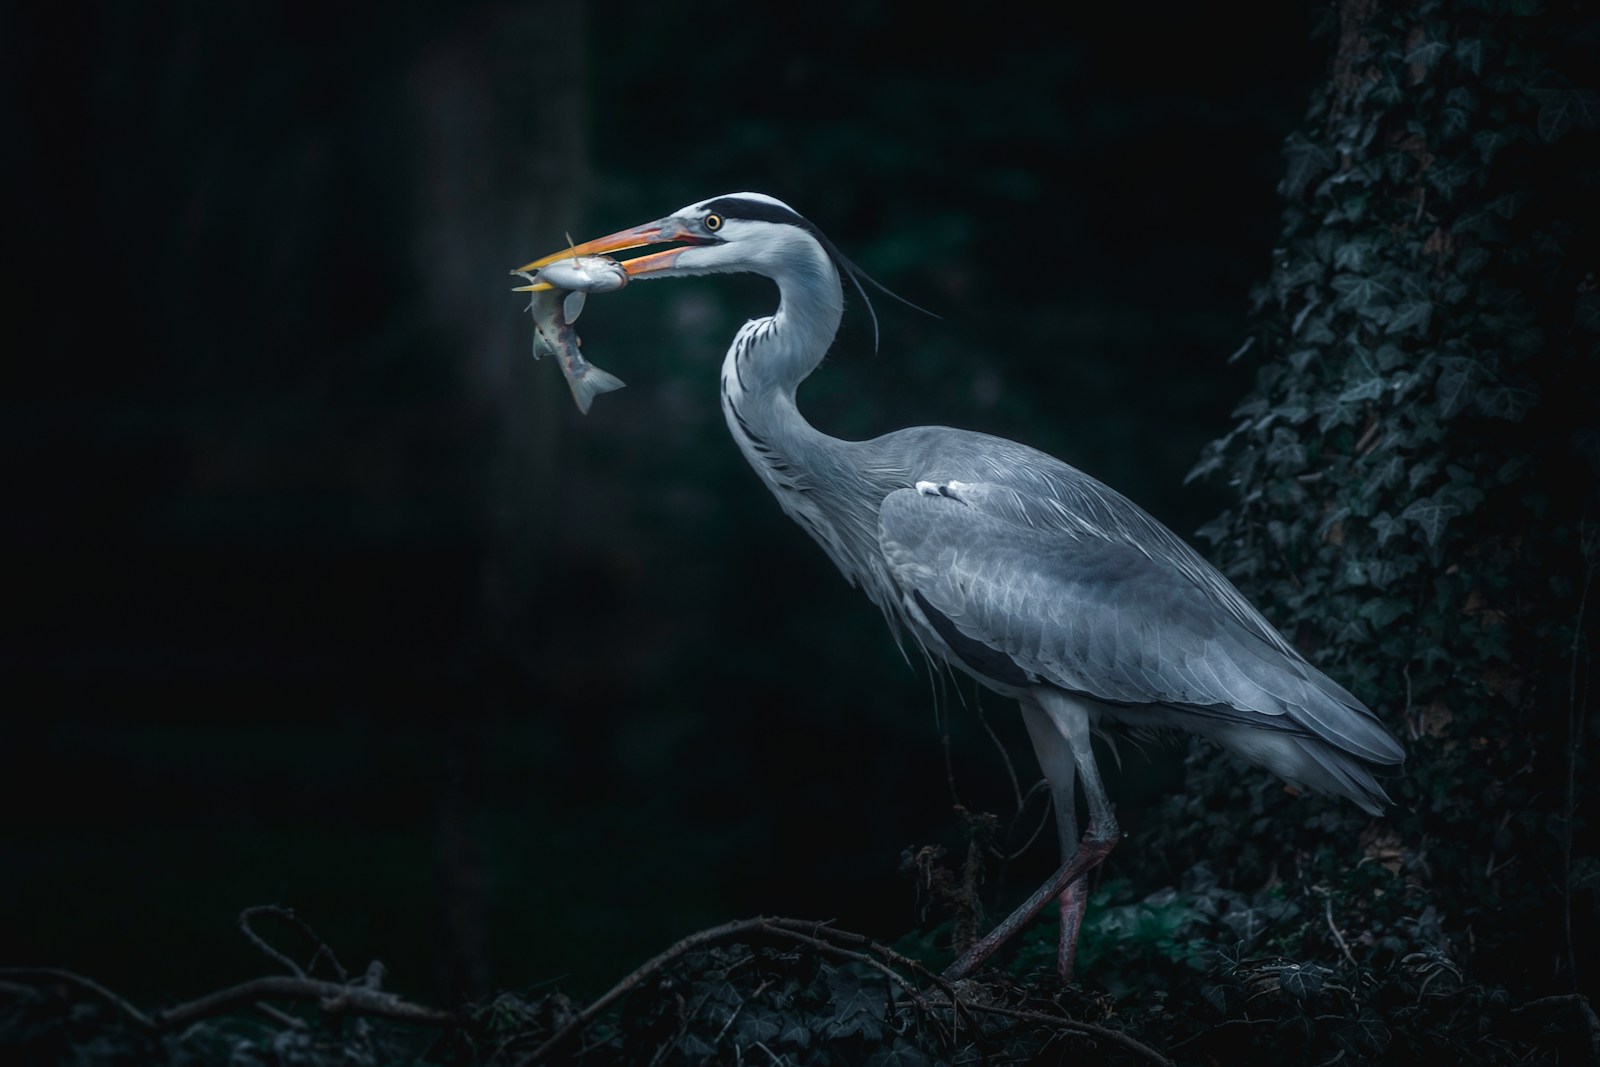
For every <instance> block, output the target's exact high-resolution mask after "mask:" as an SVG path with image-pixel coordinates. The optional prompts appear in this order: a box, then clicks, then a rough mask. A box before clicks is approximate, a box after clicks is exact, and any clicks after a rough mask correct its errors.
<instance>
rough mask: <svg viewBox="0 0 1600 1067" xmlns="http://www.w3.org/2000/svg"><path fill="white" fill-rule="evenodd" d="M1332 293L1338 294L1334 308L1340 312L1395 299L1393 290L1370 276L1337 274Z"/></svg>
mask: <svg viewBox="0 0 1600 1067" xmlns="http://www.w3.org/2000/svg"><path fill="white" fill-rule="evenodd" d="M1333 291H1334V292H1336V293H1338V294H1339V299H1338V300H1337V301H1336V302H1335V304H1334V306H1335V307H1338V308H1340V309H1342V310H1351V309H1360V308H1364V307H1370V306H1373V305H1378V304H1386V303H1388V302H1390V301H1392V300H1393V299H1394V297H1395V291H1394V289H1392V288H1390V287H1389V286H1388V285H1386V284H1385V283H1384V282H1382V281H1380V280H1379V279H1378V278H1376V277H1374V276H1372V275H1370V274H1338V275H1335V276H1334V279H1333Z"/></svg>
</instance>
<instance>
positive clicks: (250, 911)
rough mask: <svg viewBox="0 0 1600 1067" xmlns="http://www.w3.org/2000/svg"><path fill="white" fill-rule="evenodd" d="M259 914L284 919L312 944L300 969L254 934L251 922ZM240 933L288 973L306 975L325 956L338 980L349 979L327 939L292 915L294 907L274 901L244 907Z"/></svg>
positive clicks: (240, 921)
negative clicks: (323, 938) (307, 957)
mask: <svg viewBox="0 0 1600 1067" xmlns="http://www.w3.org/2000/svg"><path fill="white" fill-rule="evenodd" d="M258 916H268V917H270V918H274V919H282V920H283V921H284V922H286V923H288V924H289V925H290V926H292V927H294V929H296V930H297V931H299V933H300V935H301V936H302V937H304V938H305V939H306V940H307V941H309V942H311V944H312V945H313V946H315V949H316V951H314V952H312V954H311V962H310V963H308V964H306V966H305V969H304V970H302V969H301V967H300V965H299V964H298V963H296V962H294V960H292V959H290V958H289V957H288V956H285V955H284V954H283V953H281V952H279V951H278V950H277V949H275V948H273V947H272V946H271V945H269V944H268V943H267V941H266V939H265V938H263V937H262V936H261V935H260V934H257V933H256V931H255V927H254V926H253V925H252V923H253V922H254V920H255V919H256V918H257V917H258ZM239 932H240V933H242V934H244V936H245V937H246V938H247V939H249V941H250V943H251V944H253V945H255V946H256V948H258V949H260V950H261V952H262V953H263V954H264V955H265V956H266V957H267V958H268V959H271V960H276V961H277V962H278V963H281V964H283V966H284V967H286V968H288V969H289V972H290V973H291V974H293V975H295V976H296V977H299V978H305V977H308V975H307V972H308V971H313V970H316V967H317V960H318V959H320V958H322V957H324V956H325V957H327V960H328V963H329V964H331V965H332V966H333V971H334V974H336V975H337V976H338V978H339V981H341V982H348V981H349V980H350V974H349V972H348V971H346V970H345V969H344V964H342V963H340V962H339V957H338V956H335V955H334V953H333V949H331V948H329V947H328V943H327V942H326V941H324V940H322V938H321V937H319V936H317V932H316V931H315V930H313V929H311V925H310V924H309V923H307V922H306V921H305V920H304V919H302V918H300V916H298V915H296V914H295V912H294V909H293V908H285V907H282V906H280V905H277V904H259V905H257V906H255V907H252V908H246V909H244V910H243V911H241V912H240V913H239Z"/></svg>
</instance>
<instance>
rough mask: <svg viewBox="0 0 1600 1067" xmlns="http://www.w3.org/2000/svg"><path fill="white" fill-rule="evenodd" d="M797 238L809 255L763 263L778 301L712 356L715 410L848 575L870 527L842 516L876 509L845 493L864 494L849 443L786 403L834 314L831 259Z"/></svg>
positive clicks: (864, 556)
mask: <svg viewBox="0 0 1600 1067" xmlns="http://www.w3.org/2000/svg"><path fill="white" fill-rule="evenodd" d="M804 245H805V246H808V247H809V249H810V250H811V251H813V252H814V255H812V256H810V257H807V258H804V259H800V260H799V261H798V262H788V263H785V264H783V265H782V269H773V270H771V271H770V272H767V271H764V272H763V273H768V276H769V277H772V278H773V280H774V281H776V282H777V283H778V295H779V300H778V310H777V312H776V313H775V314H773V315H771V316H768V317H767V318H764V319H753V320H751V321H750V322H747V323H745V324H744V326H743V327H741V328H740V330H739V332H738V334H737V335H736V336H735V337H734V339H733V345H732V346H731V347H730V348H729V349H728V354H727V356H726V357H725V358H724V359H723V362H722V412H723V415H724V416H725V417H726V418H727V420H728V429H729V430H730V431H731V432H732V434H733V438H734V440H735V441H737V442H738V443H739V449H740V451H742V452H743V453H744V455H745V458H746V459H747V460H749V461H750V466H752V467H754V468H755V471H756V473H757V474H758V475H760V476H761V480H762V481H764V482H766V483H767V488H769V489H771V490H772V493H773V495H774V496H776V497H777V498H778V503H779V504H780V505H782V507H783V510H784V511H785V512H786V513H787V514H788V515H789V517H790V518H792V519H794V520H795V521H796V522H798V523H799V524H800V525H801V526H802V527H804V528H805V530H806V532H807V533H809V534H810V535H811V536H812V537H813V538H815V539H816V541H817V542H818V543H819V544H820V545H821V546H822V547H823V549H824V551H826V552H827V553H828V555H829V556H830V557H831V558H832V559H833V561H834V563H835V564H837V565H838V567H839V569H840V570H841V571H843V572H844V574H845V577H846V578H848V579H849V580H850V581H851V583H852V584H854V583H856V582H858V581H860V580H861V578H862V576H863V574H864V572H865V571H866V570H867V569H868V568H869V567H870V560H869V559H868V556H869V555H870V552H869V549H870V546H871V543H872V539H873V537H874V536H875V531H870V530H865V529H857V527H858V526H859V525H860V524H859V523H858V522H855V521H854V520H853V519H852V516H856V515H859V514H876V502H875V501H874V502H872V506H871V507H870V508H861V507H852V506H851V504H850V502H849V501H850V498H853V497H855V496H858V495H859V496H863V497H864V498H865V497H870V496H871V495H872V490H871V487H870V486H868V485H867V484H866V483H865V482H864V481H863V480H862V478H861V476H860V472H859V471H858V470H857V468H856V466H855V465H854V464H852V463H851V462H850V461H849V458H848V453H849V452H850V450H851V449H852V448H853V447H854V446H853V445H851V444H850V443H849V442H846V441H841V440H839V439H837V438H834V437H830V436H828V435H827V434H825V433H822V432H821V431H819V430H817V429H816V428H815V427H813V426H812V425H811V424H810V423H808V422H807V421H806V420H805V418H804V417H803V416H801V414H800V411H799V408H798V407H797V406H796V404H795V390H796V388H797V387H798V386H799V385H800V383H801V382H802V381H803V380H805V377H806V375H808V374H810V373H811V372H812V371H813V370H815V369H816V367H817V365H818V364H819V363H821V362H822V357H823V356H824V355H826V354H827V351H828V347H829V346H830V345H831V344H832V343H833V338H834V334H835V333H837V331H838V329H839V320H840V319H841V317H842V316H843V314H844V291H843V289H842V287H841V285H840V281H839V272H838V270H837V269H835V267H834V265H833V261H832V260H831V259H829V258H828V255H827V253H826V252H824V251H823V250H822V248H821V246H820V245H818V244H816V242H814V241H812V240H811V239H810V238H809V237H807V238H805V241H804ZM880 495H881V494H880ZM869 588H870V587H869Z"/></svg>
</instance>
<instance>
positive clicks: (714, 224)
mask: <svg viewBox="0 0 1600 1067" xmlns="http://www.w3.org/2000/svg"><path fill="white" fill-rule="evenodd" d="M705 224H706V229H708V230H711V231H712V232H716V231H717V230H720V229H722V216H721V215H714V214H713V215H707V216H706V218H705Z"/></svg>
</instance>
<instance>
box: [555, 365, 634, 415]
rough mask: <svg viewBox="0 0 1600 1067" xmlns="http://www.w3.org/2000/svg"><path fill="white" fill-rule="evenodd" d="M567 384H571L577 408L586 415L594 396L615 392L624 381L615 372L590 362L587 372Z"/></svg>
mask: <svg viewBox="0 0 1600 1067" xmlns="http://www.w3.org/2000/svg"><path fill="white" fill-rule="evenodd" d="M568 384H570V385H571V386H572V399H574V400H576V401H577V402H578V410H579V411H581V412H583V413H584V414H585V415H587V414H589V405H590V404H592V403H594V398H595V397H597V396H599V395H600V394H601V393H611V392H615V391H616V390H618V389H621V388H622V387H623V385H624V384H626V383H624V382H623V380H622V379H621V378H618V377H617V376H616V375H615V374H610V373H607V372H606V371H603V370H601V369H600V368H599V367H596V366H595V365H594V364H593V363H591V364H589V372H588V373H587V374H585V375H584V376H583V377H581V378H574V379H571V380H570V381H569V383H568Z"/></svg>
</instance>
